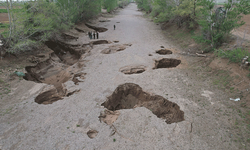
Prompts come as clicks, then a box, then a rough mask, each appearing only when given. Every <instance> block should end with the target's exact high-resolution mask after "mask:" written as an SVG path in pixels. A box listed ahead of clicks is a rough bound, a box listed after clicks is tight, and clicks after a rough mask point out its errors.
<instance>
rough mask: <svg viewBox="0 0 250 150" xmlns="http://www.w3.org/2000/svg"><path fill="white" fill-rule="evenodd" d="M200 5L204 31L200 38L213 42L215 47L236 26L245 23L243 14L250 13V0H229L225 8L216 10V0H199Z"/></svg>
mask: <svg viewBox="0 0 250 150" xmlns="http://www.w3.org/2000/svg"><path fill="white" fill-rule="evenodd" d="M198 5H199V6H200V7H201V9H200V13H199V16H198V23H199V25H200V26H201V27H202V31H203V35H202V36H201V37H200V38H198V39H200V41H202V42H206V43H209V44H211V47H213V48H215V47H217V46H219V45H220V44H221V43H222V42H224V40H225V37H226V36H228V35H229V34H230V32H231V31H232V30H233V29H234V28H238V27H240V26H242V25H243V24H244V22H243V21H241V18H242V15H243V14H244V15H246V14H249V13H250V0H234V1H233V0H228V1H227V2H226V3H225V4H224V7H223V8H217V9H216V10H215V8H214V6H215V1H214V0H198Z"/></svg>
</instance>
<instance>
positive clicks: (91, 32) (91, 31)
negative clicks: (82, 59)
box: [90, 31, 92, 39]
mask: <svg viewBox="0 0 250 150" xmlns="http://www.w3.org/2000/svg"><path fill="white" fill-rule="evenodd" d="M90 39H92V31H91V32H90Z"/></svg>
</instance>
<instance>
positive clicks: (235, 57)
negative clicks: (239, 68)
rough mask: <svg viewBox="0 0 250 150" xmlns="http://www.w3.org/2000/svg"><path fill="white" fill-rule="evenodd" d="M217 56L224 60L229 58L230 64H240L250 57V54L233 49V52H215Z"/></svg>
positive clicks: (220, 50)
mask: <svg viewBox="0 0 250 150" xmlns="http://www.w3.org/2000/svg"><path fill="white" fill-rule="evenodd" d="M215 54H216V55H217V56H219V57H222V58H228V59H229V61H230V62H235V63H239V62H241V61H242V59H243V58H244V57H246V56H250V53H249V52H248V51H246V50H243V49H241V48H237V49H233V50H222V49H218V50H215Z"/></svg>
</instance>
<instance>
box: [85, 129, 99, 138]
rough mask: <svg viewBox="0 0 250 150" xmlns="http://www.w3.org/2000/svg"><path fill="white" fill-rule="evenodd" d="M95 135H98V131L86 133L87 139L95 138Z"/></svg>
mask: <svg viewBox="0 0 250 150" xmlns="http://www.w3.org/2000/svg"><path fill="white" fill-rule="evenodd" d="M97 134H98V131H96V130H89V131H88V132H87V135H88V137H89V138H91V139H93V138H95V137H96V136H97Z"/></svg>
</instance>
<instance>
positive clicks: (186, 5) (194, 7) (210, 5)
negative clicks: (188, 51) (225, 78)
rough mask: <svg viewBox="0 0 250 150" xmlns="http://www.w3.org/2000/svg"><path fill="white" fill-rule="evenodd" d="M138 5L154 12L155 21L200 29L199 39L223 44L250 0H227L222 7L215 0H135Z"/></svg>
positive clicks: (197, 36) (152, 13) (238, 23)
mask: <svg viewBox="0 0 250 150" xmlns="http://www.w3.org/2000/svg"><path fill="white" fill-rule="evenodd" d="M136 2H137V4H138V8H139V9H141V10H144V11H146V12H147V13H151V16H152V17H153V18H154V20H155V22H172V23H176V25H177V26H178V27H179V28H180V27H182V26H185V27H187V28H188V29H195V28H197V27H198V25H199V26H200V27H201V32H199V33H198V34H197V35H196V36H194V38H195V40H196V41H197V42H200V43H206V44H209V45H211V47H212V48H216V47H218V46H220V44H221V43H223V42H225V41H226V40H227V37H228V36H229V34H230V32H231V31H232V30H233V29H235V28H238V27H240V26H242V25H243V24H244V22H243V21H241V17H242V14H244V15H246V14H249V13H250V3H249V2H250V0H235V1H232V0H228V1H227V2H225V3H223V8H222V7H219V8H216V7H215V0H180V1H174V0H136Z"/></svg>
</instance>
